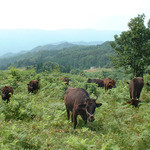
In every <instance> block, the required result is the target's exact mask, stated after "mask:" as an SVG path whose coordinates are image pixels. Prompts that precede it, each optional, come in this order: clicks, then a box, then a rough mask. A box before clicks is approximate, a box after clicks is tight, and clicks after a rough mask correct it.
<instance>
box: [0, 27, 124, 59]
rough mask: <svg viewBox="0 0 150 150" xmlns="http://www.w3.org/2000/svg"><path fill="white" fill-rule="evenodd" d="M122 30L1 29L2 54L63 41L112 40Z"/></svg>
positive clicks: (0, 48)
mask: <svg viewBox="0 0 150 150" xmlns="http://www.w3.org/2000/svg"><path fill="white" fill-rule="evenodd" d="M120 33H121V31H97V30H89V29H85V30H82V29H68V30H67V29H66V30H56V31H48V30H35V29H34V30H32V29H16V30H6V29H5V30H0V56H2V55H4V54H6V53H8V52H11V53H18V52H20V51H24V50H25V51H29V50H31V49H33V48H34V47H36V46H38V45H46V44H47V43H58V42H61V41H68V42H69V43H70V42H76V41H84V42H91V41H111V40H114V35H115V34H120Z"/></svg>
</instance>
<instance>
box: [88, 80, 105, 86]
mask: <svg viewBox="0 0 150 150" xmlns="http://www.w3.org/2000/svg"><path fill="white" fill-rule="evenodd" d="M87 82H88V83H96V84H97V85H98V87H104V81H103V80H101V79H88V80H87Z"/></svg>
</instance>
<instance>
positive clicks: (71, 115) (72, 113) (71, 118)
mask: <svg viewBox="0 0 150 150" xmlns="http://www.w3.org/2000/svg"><path fill="white" fill-rule="evenodd" d="M71 120H72V122H73V112H71Z"/></svg>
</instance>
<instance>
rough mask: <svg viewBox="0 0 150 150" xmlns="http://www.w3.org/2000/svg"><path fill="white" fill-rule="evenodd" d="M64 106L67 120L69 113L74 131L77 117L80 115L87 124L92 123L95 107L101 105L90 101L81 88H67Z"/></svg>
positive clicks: (94, 100) (92, 100) (93, 100)
mask: <svg viewBox="0 0 150 150" xmlns="http://www.w3.org/2000/svg"><path fill="white" fill-rule="evenodd" d="M64 101H65V106H66V110H67V116H68V120H69V119H70V111H71V118H72V122H74V129H75V128H76V125H77V116H78V115H80V116H81V117H82V119H83V120H84V121H85V123H87V120H89V121H90V122H92V121H94V120H95V118H94V112H95V108H96V107H100V106H101V105H102V104H101V103H96V99H91V98H90V97H89V94H88V93H87V91H86V90H84V89H82V88H72V87H69V88H68V89H67V90H66V93H65V95H64Z"/></svg>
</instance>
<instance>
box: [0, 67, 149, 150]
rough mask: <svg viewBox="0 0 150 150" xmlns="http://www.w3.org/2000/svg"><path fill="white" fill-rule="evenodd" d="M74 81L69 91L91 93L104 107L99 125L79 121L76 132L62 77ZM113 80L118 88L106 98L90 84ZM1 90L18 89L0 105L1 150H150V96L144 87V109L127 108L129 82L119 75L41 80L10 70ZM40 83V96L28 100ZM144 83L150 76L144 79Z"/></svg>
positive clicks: (28, 72) (101, 72)
mask: <svg viewBox="0 0 150 150" xmlns="http://www.w3.org/2000/svg"><path fill="white" fill-rule="evenodd" d="M62 76H66V77H69V78H70V79H71V81H70V86H72V87H80V88H84V89H86V90H87V91H88V92H89V94H90V96H91V98H92V97H93V98H94V97H95V95H94V94H93V93H97V94H98V95H99V97H98V100H97V102H101V103H102V104H103V105H102V106H101V107H100V108H97V109H96V112H95V118H96V120H95V121H94V122H92V123H88V124H86V125H85V124H84V122H83V121H82V120H81V117H78V125H77V129H76V130H74V129H73V124H72V122H71V121H68V120H67V114H66V110H65V105H64V101H63V96H64V93H65V90H66V89H67V87H68V86H67V85H65V84H63V83H62V82H61V81H60V80H58V79H59V77H62ZM104 77H111V78H114V79H116V80H117V81H116V84H117V85H116V86H117V87H116V88H115V89H112V90H111V91H108V92H105V91H104V89H103V88H98V87H97V85H96V84H94V83H93V84H89V83H87V79H88V78H104ZM0 78H1V82H0V86H1V88H2V87H4V86H5V85H10V86H12V87H13V88H14V95H12V97H11V99H10V102H9V103H8V104H6V102H4V101H3V100H1V101H0V143H1V144H0V149H7V150H12V149H19V150H21V149H32V150H44V149H45V150H46V149H54V150H55V149H62V150H71V149H72V150H74V149H80V150H86V149H94V150H99V149H102V150H108V149H115V150H117V149H118V150H119V149H120V150H122V149H126V150H131V149H133V150H138V149H150V145H149V143H150V117H149V114H150V109H149V107H150V99H149V97H150V92H149V89H148V87H146V86H145V87H144V89H143V91H142V94H141V99H142V102H141V103H140V107H139V109H138V108H133V107H132V106H131V105H127V104H126V101H127V100H129V87H128V84H126V81H127V80H128V81H129V80H130V76H128V75H125V74H124V73H122V72H121V71H120V70H116V69H109V70H108V69H102V70H99V71H98V72H83V71H82V72H79V74H78V73H77V72H75V73H72V74H69V73H68V74H64V73H60V72H58V71H57V70H54V71H53V72H51V73H48V72H42V73H39V74H36V72H35V70H23V71H20V70H19V69H15V68H10V69H9V70H5V71H0ZM37 78H38V79H39V80H40V89H39V91H38V92H37V93H36V94H32V93H30V94H28V92H27V83H28V82H29V81H30V80H33V79H37ZM144 80H145V82H148V81H149V80H150V76H149V75H147V76H145V77H144Z"/></svg>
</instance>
